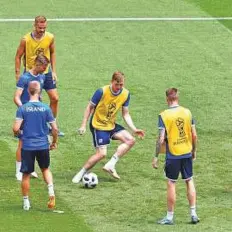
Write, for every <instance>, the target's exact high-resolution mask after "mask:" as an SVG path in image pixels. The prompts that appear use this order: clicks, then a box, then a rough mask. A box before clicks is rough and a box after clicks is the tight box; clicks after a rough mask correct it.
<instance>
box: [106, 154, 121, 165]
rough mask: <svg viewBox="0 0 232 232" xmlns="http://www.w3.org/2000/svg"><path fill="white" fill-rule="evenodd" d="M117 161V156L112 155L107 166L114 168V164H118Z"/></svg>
mask: <svg viewBox="0 0 232 232" xmlns="http://www.w3.org/2000/svg"><path fill="white" fill-rule="evenodd" d="M118 160H119V157H118V155H117V154H114V155H113V156H112V157H111V159H110V161H109V162H108V163H107V164H108V165H110V166H113V167H114V166H115V165H116V163H117V162H118Z"/></svg>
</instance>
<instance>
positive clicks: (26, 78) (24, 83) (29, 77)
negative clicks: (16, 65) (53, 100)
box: [16, 72, 45, 104]
mask: <svg viewBox="0 0 232 232" xmlns="http://www.w3.org/2000/svg"><path fill="white" fill-rule="evenodd" d="M31 81H38V82H39V83H40V88H41V89H42V88H43V86H44V81H45V75H44V74H38V75H37V76H35V75H33V74H31V73H30V72H25V73H23V75H22V76H21V77H20V78H19V80H18V82H17V84H16V86H17V88H19V89H23V92H22V95H21V102H22V104H25V103H27V102H28V101H29V100H30V96H29V93H28V85H29V83H30V82H31Z"/></svg>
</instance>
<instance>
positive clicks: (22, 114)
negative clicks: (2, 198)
mask: <svg viewBox="0 0 232 232" xmlns="http://www.w3.org/2000/svg"><path fill="white" fill-rule="evenodd" d="M28 92H29V95H30V101H29V102H27V103H25V104H24V105H22V106H20V107H19V108H18V110H17V113H16V120H15V122H14V124H13V132H14V133H15V134H16V135H17V134H18V133H20V128H21V126H22V127H23V134H22V141H23V142H22V166H21V172H22V173H23V179H22V184H21V188H22V195H23V209H24V210H29V209H30V201H29V197H28V196H29V190H30V174H31V173H32V172H33V171H34V164H35V158H36V160H37V162H38V164H39V167H40V169H41V171H42V173H43V177H44V180H45V182H46V183H47V186H48V194H49V201H48V208H54V207H55V194H54V187H53V178H52V173H51V171H50V170H49V164H50V155H49V149H51V150H52V149H55V148H56V147H57V136H58V129H57V125H56V122H55V119H54V117H53V115H52V112H51V109H50V108H49V106H48V105H46V104H44V103H42V102H40V101H39V97H40V92H41V87H40V83H39V82H38V81H31V82H30V83H29V87H28ZM47 123H49V124H50V125H51V128H52V137H53V140H52V143H51V145H50V147H49V142H48V138H47V134H48V130H49V128H48V125H47Z"/></svg>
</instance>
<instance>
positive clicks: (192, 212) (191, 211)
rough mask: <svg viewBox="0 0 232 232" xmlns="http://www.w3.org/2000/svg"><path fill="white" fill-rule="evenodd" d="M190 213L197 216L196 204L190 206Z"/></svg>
mask: <svg viewBox="0 0 232 232" xmlns="http://www.w3.org/2000/svg"><path fill="white" fill-rule="evenodd" d="M190 214H191V216H195V217H196V216H197V213H196V206H195V205H194V206H190Z"/></svg>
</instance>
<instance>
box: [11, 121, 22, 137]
mask: <svg viewBox="0 0 232 232" xmlns="http://www.w3.org/2000/svg"><path fill="white" fill-rule="evenodd" d="M22 122H23V120H20V119H17V120H15V122H14V124H13V128H12V129H13V132H14V135H18V134H19V132H20V127H21V125H22Z"/></svg>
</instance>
